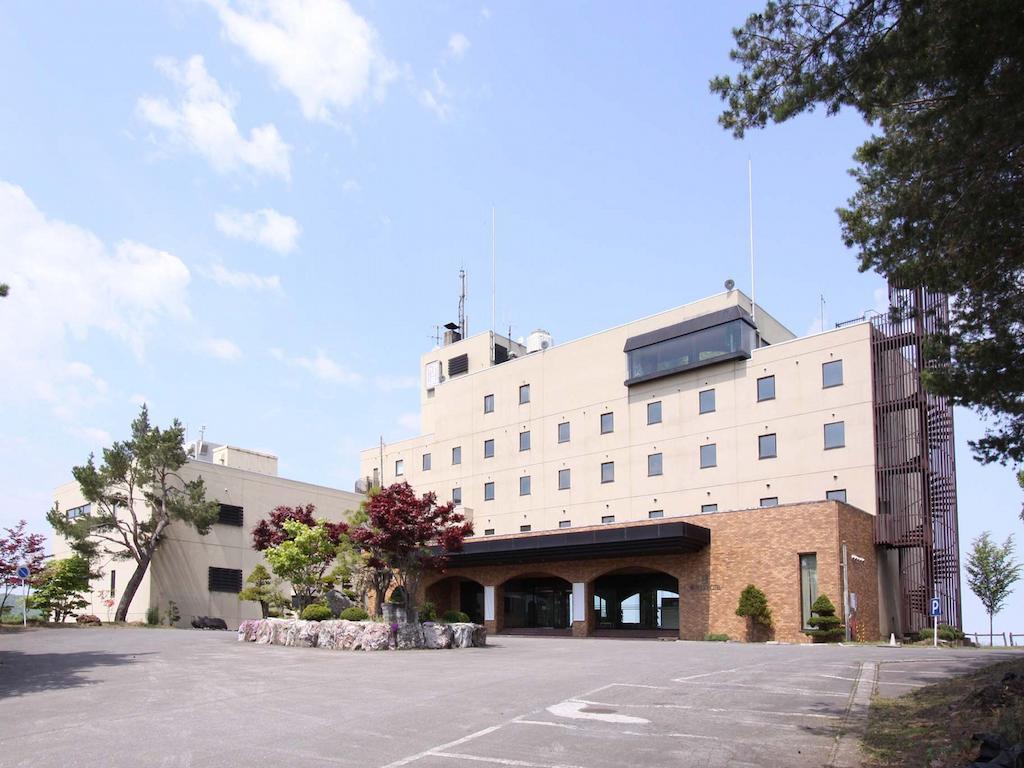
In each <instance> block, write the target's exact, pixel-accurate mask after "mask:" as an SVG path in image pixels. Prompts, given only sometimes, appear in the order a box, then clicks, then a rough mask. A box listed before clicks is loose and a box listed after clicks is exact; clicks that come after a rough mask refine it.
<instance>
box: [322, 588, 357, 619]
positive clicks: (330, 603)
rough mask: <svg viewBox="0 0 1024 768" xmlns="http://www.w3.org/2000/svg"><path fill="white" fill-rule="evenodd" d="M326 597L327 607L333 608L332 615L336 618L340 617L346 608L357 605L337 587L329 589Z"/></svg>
mask: <svg viewBox="0 0 1024 768" xmlns="http://www.w3.org/2000/svg"><path fill="white" fill-rule="evenodd" d="M324 597H325V598H326V600H327V607H328V608H330V609H331V615H332V616H334V618H338V616H340V615H341V612H342V611H344V610H345V609H346V608H351V607H352V606H353V605H356V603H355V602H353V601H352V600H351V599H350V598H349V597H347V596H346V595H345V594H344V593H342V592H339V591H338V590H336V589H331V590H328V592H327V594H326V595H325V596H324Z"/></svg>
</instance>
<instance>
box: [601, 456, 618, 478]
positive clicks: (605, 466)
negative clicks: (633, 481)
mask: <svg viewBox="0 0 1024 768" xmlns="http://www.w3.org/2000/svg"><path fill="white" fill-rule="evenodd" d="M601 482H602V483H614V482H615V462H614V461H605V462H602V463H601Z"/></svg>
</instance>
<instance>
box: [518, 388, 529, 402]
mask: <svg viewBox="0 0 1024 768" xmlns="http://www.w3.org/2000/svg"><path fill="white" fill-rule="evenodd" d="M528 402H530V385H529V384H523V385H522V386H521V387H520V388H519V404H520V405H526V404H527V403H528Z"/></svg>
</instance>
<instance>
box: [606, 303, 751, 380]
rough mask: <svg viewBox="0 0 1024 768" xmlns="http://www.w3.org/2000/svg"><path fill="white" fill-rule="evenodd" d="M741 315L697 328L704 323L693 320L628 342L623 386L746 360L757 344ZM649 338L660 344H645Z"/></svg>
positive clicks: (724, 311)
mask: <svg viewBox="0 0 1024 768" xmlns="http://www.w3.org/2000/svg"><path fill="white" fill-rule="evenodd" d="M740 311H741V310H739V309H738V308H733V311H730V310H723V313H724V314H728V315H730V316H731V317H732V318H737V313H738V312H740ZM715 314H717V313H715ZM743 315H744V316H743V317H739V318H737V319H731V320H728V321H727V322H724V323H723V322H718V323H716V324H714V325H713V326H710V327H708V326H704V327H700V325H701V323H702V322H703V321H702V319H701V318H696V319H694V320H688V321H684V322H682V323H678V324H676V325H675V326H669V327H668V328H663V329H659V330H658V331H655V332H653V333H645V334H641V335H640V336H634V337H632V338H629V339H627V340H626V346H625V348H624V351H625V352H626V355H627V360H628V367H629V380H628V381H627V382H626V386H631V385H633V384H637V383H639V382H641V381H650V380H651V379H657V378H661V377H662V376H670V375H672V374H673V373H679V372H680V371H686V370H690V369H693V368H699V367H702V366H705V365H712V364H714V363H716V362H721V361H724V360H737V359H747V358H749V357H750V352H751V350H752V349H754V348H755V347H756V346H757V344H756V341H755V338H754V335H755V330H754V326H753V324H752V322H751V321H750V319H749V316H746V313H743ZM673 332H675V334H673ZM665 336H668V338H665ZM652 337H653V338H659V339H660V341H654V342H653V343H648V344H644V342H645V341H648V340H650V339H651V338H652Z"/></svg>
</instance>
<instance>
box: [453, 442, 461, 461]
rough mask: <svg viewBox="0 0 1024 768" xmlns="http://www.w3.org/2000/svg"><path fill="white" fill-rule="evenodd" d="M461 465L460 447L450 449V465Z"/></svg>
mask: <svg viewBox="0 0 1024 768" xmlns="http://www.w3.org/2000/svg"><path fill="white" fill-rule="evenodd" d="M461 463H462V446H461V445H456V446H455V447H454V448H452V464H461Z"/></svg>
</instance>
